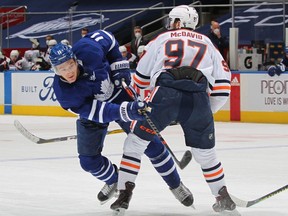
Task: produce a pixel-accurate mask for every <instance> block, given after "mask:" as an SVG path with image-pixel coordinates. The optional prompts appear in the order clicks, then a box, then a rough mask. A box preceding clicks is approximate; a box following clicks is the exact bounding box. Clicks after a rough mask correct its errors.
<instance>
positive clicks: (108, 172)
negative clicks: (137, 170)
mask: <svg viewBox="0 0 288 216" xmlns="http://www.w3.org/2000/svg"><path fill="white" fill-rule="evenodd" d="M79 159H80V164H81V167H82V168H83V169H84V170H85V171H86V172H89V173H91V174H92V175H93V176H95V177H96V178H97V179H99V180H101V181H104V182H105V183H107V184H108V185H111V184H113V183H115V182H117V179H118V173H117V171H116V169H117V167H116V166H115V165H113V164H112V163H111V161H110V160H109V159H108V158H106V157H104V156H102V155H97V156H82V155H80V156H79Z"/></svg>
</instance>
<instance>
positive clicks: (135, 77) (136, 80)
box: [133, 76, 150, 86]
mask: <svg viewBox="0 0 288 216" xmlns="http://www.w3.org/2000/svg"><path fill="white" fill-rule="evenodd" d="M133 79H134V81H135V82H136V83H139V84H140V85H143V86H149V85H150V82H143V81H141V80H139V79H138V78H137V76H134V77H133Z"/></svg>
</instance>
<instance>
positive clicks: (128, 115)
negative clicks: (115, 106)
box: [120, 101, 147, 122]
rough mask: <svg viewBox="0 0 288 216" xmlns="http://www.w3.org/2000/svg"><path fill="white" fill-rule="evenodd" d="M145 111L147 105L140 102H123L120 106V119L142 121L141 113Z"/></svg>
mask: <svg viewBox="0 0 288 216" xmlns="http://www.w3.org/2000/svg"><path fill="white" fill-rule="evenodd" d="M146 109H147V103H146V102H142V101H133V102H123V103H122V104H121V105H120V117H121V120H122V121H125V122H127V121H132V120H140V121H141V120H144V119H145V117H144V116H143V112H145V111H146Z"/></svg>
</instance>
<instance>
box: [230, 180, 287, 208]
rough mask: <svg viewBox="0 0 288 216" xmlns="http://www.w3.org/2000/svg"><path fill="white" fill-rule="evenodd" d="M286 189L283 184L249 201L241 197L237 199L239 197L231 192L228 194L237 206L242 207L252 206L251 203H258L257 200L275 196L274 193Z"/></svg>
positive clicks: (260, 200)
mask: <svg viewBox="0 0 288 216" xmlns="http://www.w3.org/2000/svg"><path fill="white" fill-rule="evenodd" d="M287 189H288V185H285V186H283V187H281V188H279V189H277V190H275V191H273V192H271V193H268V194H266V195H264V196H262V197H260V198H258V199H255V200H251V201H245V200H241V199H239V198H237V197H235V196H233V195H231V194H230V197H231V199H232V200H233V201H234V202H235V204H236V205H237V206H239V207H243V208H249V207H250V206H253V205H255V204H257V203H259V202H262V201H263V200H266V199H268V198H270V197H272V196H275V195H276V194H278V193H281V192H283V191H285V190H287Z"/></svg>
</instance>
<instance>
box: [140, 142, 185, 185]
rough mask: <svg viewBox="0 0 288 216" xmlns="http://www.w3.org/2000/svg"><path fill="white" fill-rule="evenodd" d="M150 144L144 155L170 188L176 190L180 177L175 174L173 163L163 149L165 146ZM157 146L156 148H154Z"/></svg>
mask: <svg viewBox="0 0 288 216" xmlns="http://www.w3.org/2000/svg"><path fill="white" fill-rule="evenodd" d="M160 144H161V145H157V144H156V143H154V142H153V143H151V144H150V145H149V146H148V148H147V149H146V151H145V154H146V155H147V156H148V157H149V158H150V161H151V163H152V164H153V166H154V168H155V169H156V170H157V172H158V173H159V174H160V176H161V177H162V178H163V180H164V181H165V182H166V184H167V185H168V186H169V187H170V188H171V189H174V188H177V187H178V186H179V185H180V177H179V174H178V172H177V169H176V166H175V163H174V161H173V159H172V157H171V155H170V154H169V152H168V151H167V149H166V148H165V146H164V145H163V144H162V143H160ZM156 146H157V147H156Z"/></svg>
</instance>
